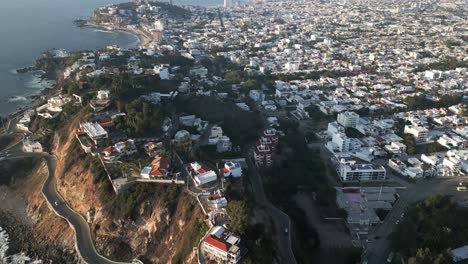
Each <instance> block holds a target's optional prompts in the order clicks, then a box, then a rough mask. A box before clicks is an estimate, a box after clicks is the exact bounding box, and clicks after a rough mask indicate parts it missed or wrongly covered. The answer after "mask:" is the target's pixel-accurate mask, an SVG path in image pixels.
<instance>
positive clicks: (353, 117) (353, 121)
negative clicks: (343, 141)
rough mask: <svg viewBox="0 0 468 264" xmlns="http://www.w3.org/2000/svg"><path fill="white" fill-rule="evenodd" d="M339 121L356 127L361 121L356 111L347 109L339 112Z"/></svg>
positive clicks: (343, 124)
mask: <svg viewBox="0 0 468 264" xmlns="http://www.w3.org/2000/svg"><path fill="white" fill-rule="evenodd" d="M337 121H338V123H339V124H341V125H342V126H344V127H352V128H356V126H357V124H358V121H359V115H358V114H356V113H354V112H348V111H346V112H344V113H339V114H338V117H337Z"/></svg>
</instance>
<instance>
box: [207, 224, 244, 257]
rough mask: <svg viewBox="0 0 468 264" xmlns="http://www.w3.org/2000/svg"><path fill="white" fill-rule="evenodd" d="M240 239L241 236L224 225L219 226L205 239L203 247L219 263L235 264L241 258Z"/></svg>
mask: <svg viewBox="0 0 468 264" xmlns="http://www.w3.org/2000/svg"><path fill="white" fill-rule="evenodd" d="M240 241H241V240H240V237H239V236H237V235H234V234H233V233H231V232H230V231H229V230H227V229H226V228H224V227H222V226H217V227H214V228H213V231H212V232H211V233H210V234H209V235H208V236H206V237H205V239H203V242H202V249H203V251H204V253H205V254H206V255H208V258H212V259H213V260H215V261H217V263H229V264H235V263H239V262H240V259H241V250H240V247H239V244H240Z"/></svg>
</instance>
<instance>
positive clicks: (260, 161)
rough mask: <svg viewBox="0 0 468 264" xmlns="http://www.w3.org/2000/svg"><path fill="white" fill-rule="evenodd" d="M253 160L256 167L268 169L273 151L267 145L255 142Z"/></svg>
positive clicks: (271, 162) (271, 161)
mask: <svg viewBox="0 0 468 264" xmlns="http://www.w3.org/2000/svg"><path fill="white" fill-rule="evenodd" d="M254 158H255V164H256V165H257V166H258V167H269V166H271V165H272V164H273V150H272V148H271V147H270V146H269V145H266V144H262V143H260V142H257V145H256V146H255V151H254Z"/></svg>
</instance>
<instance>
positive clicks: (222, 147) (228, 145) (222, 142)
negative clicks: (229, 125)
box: [216, 136, 232, 153]
mask: <svg viewBox="0 0 468 264" xmlns="http://www.w3.org/2000/svg"><path fill="white" fill-rule="evenodd" d="M231 150H232V142H231V139H230V138H229V137H227V136H222V137H220V138H219V139H218V143H216V151H217V152H220V153H222V152H227V151H231Z"/></svg>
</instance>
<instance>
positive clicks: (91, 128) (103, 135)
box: [81, 122, 108, 144]
mask: <svg viewBox="0 0 468 264" xmlns="http://www.w3.org/2000/svg"><path fill="white" fill-rule="evenodd" d="M81 128H82V129H83V130H84V132H85V133H86V134H87V135H88V136H89V138H91V140H93V141H94V143H95V144H98V142H100V141H103V140H106V139H107V138H108V134H107V131H106V130H105V129H104V128H103V127H102V126H101V125H100V124H98V123H89V122H88V123H84V124H81Z"/></svg>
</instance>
